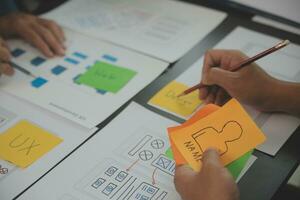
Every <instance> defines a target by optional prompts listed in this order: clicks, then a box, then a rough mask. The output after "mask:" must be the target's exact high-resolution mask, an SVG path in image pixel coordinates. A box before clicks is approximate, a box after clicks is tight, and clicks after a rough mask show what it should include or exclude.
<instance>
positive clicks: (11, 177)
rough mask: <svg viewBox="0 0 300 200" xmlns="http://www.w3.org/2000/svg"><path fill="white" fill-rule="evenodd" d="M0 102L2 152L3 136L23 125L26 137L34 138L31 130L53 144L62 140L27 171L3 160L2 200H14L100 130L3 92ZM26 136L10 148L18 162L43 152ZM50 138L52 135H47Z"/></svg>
mask: <svg viewBox="0 0 300 200" xmlns="http://www.w3.org/2000/svg"><path fill="white" fill-rule="evenodd" d="M1 78H2V77H1ZM0 99H1V105H0V138H1V139H0V140H1V141H0V142H1V147H0V148H1V149H2V148H4V146H2V143H3V141H2V137H3V134H4V133H5V132H8V131H11V130H13V131H14V130H16V129H15V128H16V127H17V126H20V122H21V123H22V124H21V126H22V127H21V128H22V131H23V132H24V133H26V134H30V135H32V128H34V131H37V132H36V134H37V135H38V137H42V139H43V140H42V141H44V139H46V138H45V137H44V134H41V131H42V132H46V133H49V134H50V137H51V138H52V141H53V139H54V141H56V142H58V141H59V140H61V142H60V143H59V144H58V145H56V146H54V147H53V148H48V147H49V146H43V149H44V150H46V153H45V154H43V155H42V156H41V157H38V158H37V159H35V160H34V162H32V163H31V164H30V165H28V166H27V167H26V168H21V167H18V166H17V165H16V164H13V163H11V162H8V161H6V160H4V159H3V158H0V171H1V173H0V194H1V195H0V196H1V200H2V199H3V200H6V199H14V198H15V197H16V196H17V195H18V194H20V193H21V192H22V191H23V190H25V189H26V188H27V187H28V186H30V185H31V184H32V183H34V182H35V181H36V180H37V179H39V178H40V177H41V176H42V175H44V174H45V173H46V172H47V171H48V170H49V169H51V168H52V167H53V166H54V165H55V164H57V163H58V162H59V161H60V160H61V159H63V158H64V157H65V156H66V155H67V154H69V153H70V152H71V151H72V150H73V149H74V148H75V147H77V146H78V145H79V144H80V143H82V142H83V141H84V140H85V139H86V138H88V137H89V136H90V135H91V134H92V133H94V132H95V131H96V130H97V129H92V130H89V129H87V128H84V127H83V126H80V125H78V124H76V123H73V122H71V121H69V120H67V119H65V118H63V117H60V116H59V115H56V114H54V113H52V112H49V111H46V110H45V109H42V108H40V107H38V106H35V105H33V104H31V103H28V102H26V101H24V100H22V99H20V98H16V97H13V96H12V95H9V94H7V93H4V92H0ZM24 121H25V123H24ZM18 133H19V132H18ZM24 136H25V135H22V137H19V138H17V139H16V140H14V142H12V143H11V145H12V146H13V147H15V148H14V149H16V150H17V151H18V152H17V153H21V154H19V157H18V158H20V157H21V158H23V157H25V155H24V153H26V154H27V153H28V155H29V156H30V158H35V157H32V156H31V155H33V154H31V153H37V152H35V151H36V150H39V151H40V150H41V149H37V148H40V147H41V144H40V143H37V140H36V141H34V142H33V141H32V140H30V139H28V140H27V139H26V138H25V137H24ZM47 136H49V135H48V134H47ZM47 138H48V137H47ZM58 138H60V139H58ZM23 139H24V140H23ZM22 140H23V141H22ZM48 142H49V143H48ZM38 144H39V145H38ZM49 144H50V141H48V139H47V145H49ZM52 144H55V143H52ZM35 155H36V154H35ZM4 156H5V157H6V158H7V156H10V155H9V154H5V155H4ZM26 157H27V156H26ZM13 159H16V157H13ZM7 160H9V159H7ZM30 161H31V160H30ZM32 161H33V160H32Z"/></svg>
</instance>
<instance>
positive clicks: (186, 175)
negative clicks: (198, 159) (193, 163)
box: [174, 165, 197, 194]
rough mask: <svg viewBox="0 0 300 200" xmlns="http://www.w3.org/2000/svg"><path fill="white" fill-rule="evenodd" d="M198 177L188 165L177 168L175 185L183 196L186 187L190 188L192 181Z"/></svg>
mask: <svg viewBox="0 0 300 200" xmlns="http://www.w3.org/2000/svg"><path fill="white" fill-rule="evenodd" d="M196 175H197V173H196V172H195V171H193V169H192V168H190V167H189V166H188V165H181V166H178V167H176V169H175V176H174V183H175V187H176V190H177V191H178V192H179V193H180V194H181V193H182V192H184V191H186V189H185V188H186V187H189V186H190V184H189V183H191V181H192V180H193V179H194V177H195V176H196Z"/></svg>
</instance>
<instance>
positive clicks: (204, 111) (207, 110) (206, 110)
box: [168, 104, 220, 165]
mask: <svg viewBox="0 0 300 200" xmlns="http://www.w3.org/2000/svg"><path fill="white" fill-rule="evenodd" d="M219 108H220V107H219V106H217V105H215V104H208V105H206V106H204V107H203V108H201V109H200V110H198V111H197V112H196V113H195V114H194V115H193V116H192V117H191V118H190V119H188V120H187V121H185V122H184V123H183V124H181V125H180V126H175V127H169V128H168V135H169V139H170V145H171V149H172V152H173V156H174V160H175V162H176V164H177V165H182V164H186V160H185V159H184V157H183V156H182V155H181V153H180V151H179V150H178V149H177V147H176V146H175V145H174V142H173V139H172V137H171V134H172V133H173V132H174V131H177V130H179V129H182V128H184V127H187V126H189V125H191V124H193V123H195V122H197V121H198V120H199V119H201V118H204V117H206V116H208V115H209V114H211V113H213V112H215V111H216V110H218V109H219Z"/></svg>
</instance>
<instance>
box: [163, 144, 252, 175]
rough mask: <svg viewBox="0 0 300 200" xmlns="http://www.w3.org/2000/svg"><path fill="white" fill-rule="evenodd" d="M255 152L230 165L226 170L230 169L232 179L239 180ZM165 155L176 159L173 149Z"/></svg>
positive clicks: (246, 154) (168, 150) (248, 153)
mask: <svg viewBox="0 0 300 200" xmlns="http://www.w3.org/2000/svg"><path fill="white" fill-rule="evenodd" d="M252 152H253V150H251V151H249V152H247V153H245V154H244V155H243V156H242V157H240V158H239V159H237V160H235V161H233V162H231V163H229V164H228V165H227V166H226V168H227V169H228V171H229V172H230V173H231V175H232V177H233V178H234V180H236V179H237V178H238V176H239V175H240V173H241V171H242V170H243V169H244V167H245V165H246V163H247V161H248V160H249V158H250V157H251V155H252ZM165 155H166V156H167V157H168V158H170V159H172V160H173V159H174V156H173V152H172V149H171V147H169V148H168V149H167V150H166V152H165Z"/></svg>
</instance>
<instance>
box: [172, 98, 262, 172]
mask: <svg viewBox="0 0 300 200" xmlns="http://www.w3.org/2000/svg"><path fill="white" fill-rule="evenodd" d="M171 139H172V141H173V143H174V145H175V146H176V147H177V149H178V150H179V152H180V153H181V155H182V156H183V157H184V158H185V160H186V161H187V162H188V163H189V164H190V165H191V167H192V168H193V169H194V170H196V171H199V170H200V167H201V162H200V161H201V159H202V155H203V152H204V151H205V150H206V149H208V148H210V147H214V148H217V149H218V150H219V151H220V154H221V161H222V163H223V164H224V165H227V164H228V163H230V162H232V161H234V160H236V159H237V158H239V157H240V156H242V155H243V154H245V153H246V152H248V151H250V150H251V149H253V148H255V147H256V146H257V145H259V144H261V143H262V142H263V141H264V140H265V136H264V135H263V133H262V132H261V131H260V129H259V128H258V127H257V126H256V124H255V123H254V122H253V121H252V119H251V118H250V117H249V116H248V114H247V113H246V112H245V110H244V109H243V108H242V106H241V105H240V104H239V103H238V102H237V101H236V100H235V99H232V100H230V101H229V102H228V103H227V104H225V105H224V106H223V107H222V108H220V109H218V110H217V111H215V112H214V113H212V114H210V115H208V116H207V117H205V118H203V119H201V120H199V121H197V122H195V123H193V124H192V125H191V126H187V127H184V128H182V129H179V130H178V131H174V132H173V133H172V134H171Z"/></svg>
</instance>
